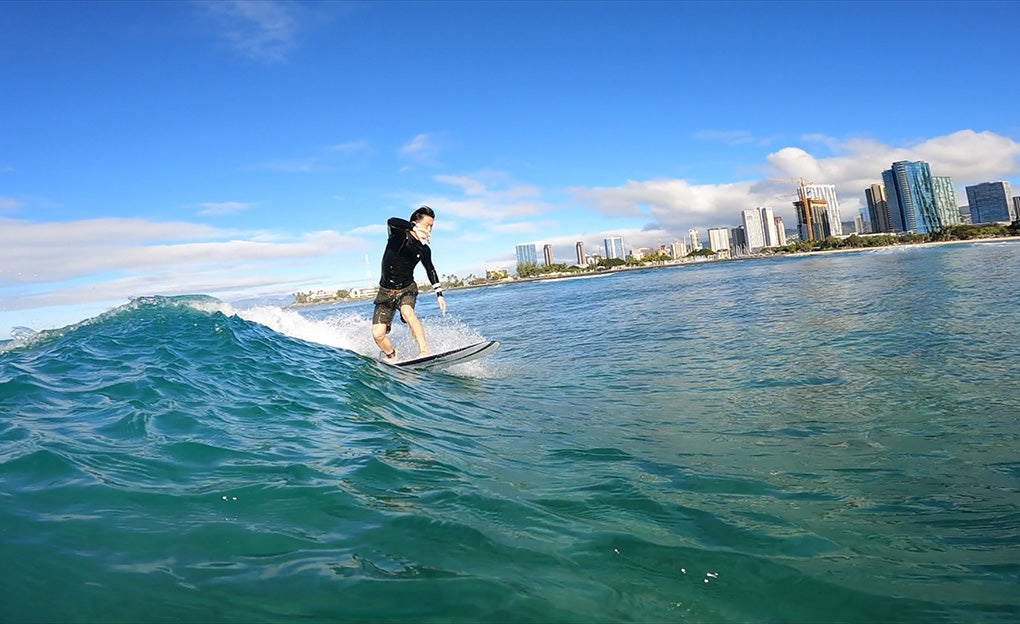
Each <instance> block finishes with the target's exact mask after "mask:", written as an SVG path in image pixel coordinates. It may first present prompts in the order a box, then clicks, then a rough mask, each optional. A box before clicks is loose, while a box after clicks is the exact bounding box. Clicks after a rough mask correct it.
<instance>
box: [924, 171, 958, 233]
mask: <svg viewBox="0 0 1020 624" xmlns="http://www.w3.org/2000/svg"><path fill="white" fill-rule="evenodd" d="M931 183H932V187H933V188H934V189H935V210H936V212H938V215H939V226H940V227H946V226H947V225H956V224H958V223H963V218H962V217H961V216H960V208H959V207H958V206H957V205H956V191H954V190H953V179H952V178H950V177H949V176H932V178H931Z"/></svg>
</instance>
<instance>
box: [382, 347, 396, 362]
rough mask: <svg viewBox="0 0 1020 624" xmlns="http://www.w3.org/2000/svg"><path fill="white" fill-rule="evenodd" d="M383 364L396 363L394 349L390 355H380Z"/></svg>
mask: <svg viewBox="0 0 1020 624" xmlns="http://www.w3.org/2000/svg"><path fill="white" fill-rule="evenodd" d="M382 360H383V362H396V361H397V350H396V349H394V350H393V352H392V353H383V354H382Z"/></svg>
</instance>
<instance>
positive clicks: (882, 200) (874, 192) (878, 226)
mask: <svg viewBox="0 0 1020 624" xmlns="http://www.w3.org/2000/svg"><path fill="white" fill-rule="evenodd" d="M864 197H865V199H867V200H868V216H869V217H870V219H871V231H872V232H892V231H894V230H893V229H892V226H891V225H890V224H891V217H890V216H889V201H888V200H887V199H886V197H885V185H884V184H872V185H871V186H870V187H868V188H866V189H864Z"/></svg>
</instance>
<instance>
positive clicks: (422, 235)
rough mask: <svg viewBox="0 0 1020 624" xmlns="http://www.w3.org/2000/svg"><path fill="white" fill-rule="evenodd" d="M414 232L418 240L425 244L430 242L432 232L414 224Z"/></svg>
mask: <svg viewBox="0 0 1020 624" xmlns="http://www.w3.org/2000/svg"><path fill="white" fill-rule="evenodd" d="M414 234H415V236H416V237H417V238H418V240H420V241H421V242H423V243H425V244H428V243H431V242H432V234H431V233H430V232H429V231H428V230H426V229H425V228H423V227H421V226H420V225H415V226H414Z"/></svg>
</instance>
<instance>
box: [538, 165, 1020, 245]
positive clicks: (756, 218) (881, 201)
mask: <svg viewBox="0 0 1020 624" xmlns="http://www.w3.org/2000/svg"><path fill="white" fill-rule="evenodd" d="M881 179H882V180H883V181H882V182H881V183H875V184H871V185H870V186H868V187H867V188H865V189H863V195H864V197H865V202H864V204H863V206H862V208H861V210H860V212H859V213H857V214H856V215H854V216H853V220H852V221H851V223H853V224H854V225H855V231H854V233H859V234H869V233H895V232H906V231H918V230H917V229H916V228H919V227H920V228H922V229H921V230H920V231H919V233H927V232H930V231H934V230H937V229H939V228H941V227H943V226H948V225H955V224H959V223H963V222H964V221H963V209H964V208H966V209H967V212H968V213H971V212H973V211H972V210H971V209H970V206H969V205H959V204H957V203H956V202H957V200H956V197H957V196H956V193H955V185H954V183H953V178H952V177H951V176H936V175H932V173H931V169H930V166H929V163H927V162H925V161H899V162H894V163H891V165H890V168H889V169H887V170H885V171H883V172H882V173H881ZM787 181H788V182H794V181H795V180H787ZM800 182H801V184H800V185H799V187H798V188H797V193H796V194H797V197H798V198H799V199H798V201H797V202H794V206H799V208H798V210H799V211H800V213H801V214H806V213H804V210H805V208H804V205H803V204H804V203H805V201H807V203H808V205H809V206H810V205H816V209H815V210H812V211H811V212H812V213H818V215H819V223H816V224H815V228H814V235H813V236H812V237H813V238H814V239H816V240H821V239H824V238H826V237H827V236H830V235H832V236H836V237H845V236H847V234H845V233H843V227H842V226H843V225H844V224H845V223H847V221H845V220H842V221H840V222H839V226H840V227H839V228H838V229H837V228H833V227H832V219H834V218H842V217H841V216H840V214H841V213H840V210H839V197H838V192H837V190H836V187H835V185H832V184H807V183H805V182H804V181H803V179H801V180H800ZM887 184H890V185H893V187H894V188H893V191H894V193H895V195H894V200H895V201H896V202H897V204H896V205H890V204H889V201H888V194H887V193H888V192H887V191H886V185H887ZM898 188H902V189H906V190H907V192H903V191H898V190H897V189H898ZM964 192H965V193H966V196H967V197H968V199H969V200H970V201H971V202H973V201H975V200H974V198H975V197H980V198H982V199H983V201H985V202H986V203H989V204H990V205H994V210H995V213H994V215H995V216H999V217H1004V218H998V219H983V220H979V221H973V222H974V223H983V222H987V221H989V220H991V221H1000V222H1001V221H1012V220H1014V219H1020V196H1013V195H1011V185H1010V184H1009V182H1005V181H998V182H985V183H981V184H977V185H972V186H967V187H965V189H964ZM819 211H820V212H819ZM891 211H895V214H893V212H891ZM978 218H979V219H982V217H980V209H979V217H978ZM740 221H741V223H740V225H737V226H732V227H731V226H729V225H721V226H715V227H709V228H706V235H707V237H708V238H707V239H706V240H707V241H708V242H709V249H711V250H713V251H720V250H722V249H723V247H722V245H721V244H717V243H714V242H713V235H712V232H713V231H719V230H726V231H727V232H729V239H728V242H727V244H726V249H725V251H726V253H727V254H729V253H730V249H731V248H734V249H737V250H739V249H741V248H746V251H747V252H750V253H755V252H757V251H759V250H761V249H763V248H766V247H777V246H784V245H786V238H787V237H786V229H785V226H784V221H783V219H782V217H780V216H777V215H775V214H774V209H773V207H772V206H758V207H755V208H752V209H744V210H741V212H740ZM968 221H971V220H970V219H968ZM865 223H867V225H865ZM806 227H807V226H806V225H805V223H804V222H803V219H801V218H800V217H798V226H797V232H798V234H799V237H800V239H801V240H805V239H806V237H807V229H806ZM897 228H898V229H897ZM738 230H739V231H738ZM837 232H839V233H837ZM610 240H611V239H610V238H606V239H603V244H604V248H605V249H606V254H607V255H606V257H626V256H627V255H628V252H627V251H626V250H624V251H623V255H622V256H621V255H612V256H611V255H609V251H608V250H609V241H610ZM612 240H619V241H620V242H621V244H622V238H619V237H613V238H612ZM677 242H680V243H682V244H683V245H684V249H685V250H686V249H689V250H691V251H695V250H697V249H700V248H702V247H701V243H702V242H703V241H702V239H701V236H700V233H699V232H698V229H697V228H690V229H688V231H687V240H681V238H680V237H674V239H673V241H672V242H667V243H664V242H661V241H659V242H657V243H656V245H657V247H659V248H663V247H670V246H672V245H674V244H675V243H677ZM545 246H546V247H550V245H549V244H545ZM575 246H576V247H579V248H583V247H584V241H577V242H575ZM716 247H718V248H719V249H716ZM643 248H644V247H642V246H635V247H633V248H632V250H633V249H643ZM670 248H672V247H670ZM617 253H619V252H617ZM686 253H687V252H686V251H685V252H684V253H683V254H682V255H686ZM673 255H674V257H676V256H677V254H676V253H675V252H673ZM578 258H580V256H578ZM578 264H583V263H582V262H581V261H580V260H578Z"/></svg>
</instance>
